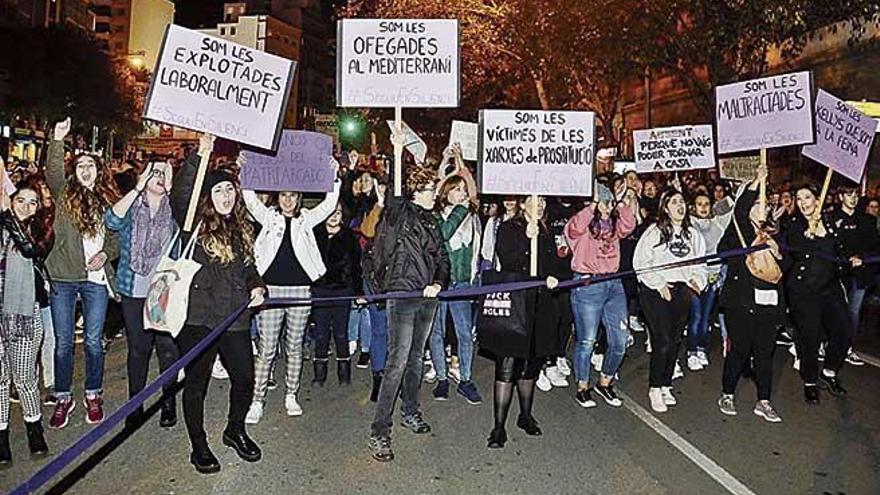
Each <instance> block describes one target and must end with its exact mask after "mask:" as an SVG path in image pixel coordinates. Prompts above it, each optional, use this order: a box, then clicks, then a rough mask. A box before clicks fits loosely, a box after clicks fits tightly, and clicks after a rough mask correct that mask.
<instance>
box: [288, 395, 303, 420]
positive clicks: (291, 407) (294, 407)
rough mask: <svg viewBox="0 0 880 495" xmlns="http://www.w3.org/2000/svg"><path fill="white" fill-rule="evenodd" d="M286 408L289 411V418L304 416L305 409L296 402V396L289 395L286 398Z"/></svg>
mask: <svg viewBox="0 0 880 495" xmlns="http://www.w3.org/2000/svg"><path fill="white" fill-rule="evenodd" d="M284 408H285V409H287V415H288V416H302V414H303V409H302V407H300V405H299V402H297V401H296V395H295V394H287V395H286V396H285V397H284Z"/></svg>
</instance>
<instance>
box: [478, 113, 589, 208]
mask: <svg viewBox="0 0 880 495" xmlns="http://www.w3.org/2000/svg"><path fill="white" fill-rule="evenodd" d="M595 120H596V119H595V114H594V113H593V112H563V111H559V112H556V111H543V110H481V111H480V156H479V175H480V183H481V188H480V191H481V192H482V193H483V194H540V195H547V196H591V195H592V194H593V175H594V166H595V163H596V143H595Z"/></svg>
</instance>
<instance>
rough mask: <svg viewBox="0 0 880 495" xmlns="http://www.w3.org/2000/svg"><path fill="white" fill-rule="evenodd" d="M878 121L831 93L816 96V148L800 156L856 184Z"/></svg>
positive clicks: (860, 178) (806, 147) (814, 145)
mask: <svg viewBox="0 0 880 495" xmlns="http://www.w3.org/2000/svg"><path fill="white" fill-rule="evenodd" d="M876 131H877V121H876V120H875V119H872V118H871V117H868V116H867V115H865V114H864V113H862V112H860V111H858V110H856V109H855V108H853V107H852V106H850V105H848V104H846V102H844V101H842V100H840V99H838V98H836V97H835V96H834V95H831V94H830V93H826V92H825V91H822V90H821V89H820V90H819V94H818V95H817V96H816V144H813V145H810V146H804V149H803V151H802V153H803V155H804V156H805V157H807V158H810V159H811V160H815V161H817V162H819V163H821V164H822V165H825V166H826V167H828V168H831V169H832V170H834V171H835V172H838V173H839V174H841V175H843V176H844V177H846V178H848V179H850V180H852V181H855V182H859V181H861V180H862V175H864V173H865V166H866V165H867V163H868V155H869V154H870V153H871V145H872V144H873V143H874V134H875V133H876Z"/></svg>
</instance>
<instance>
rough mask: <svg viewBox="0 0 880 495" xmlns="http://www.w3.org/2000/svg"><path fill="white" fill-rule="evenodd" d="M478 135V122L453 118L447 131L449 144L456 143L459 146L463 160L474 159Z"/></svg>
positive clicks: (475, 157)
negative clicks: (450, 127)
mask: <svg viewBox="0 0 880 495" xmlns="http://www.w3.org/2000/svg"><path fill="white" fill-rule="evenodd" d="M479 135H480V126H479V124H475V123H473V122H463V121H461V120H453V121H452V129H450V131H449V146H450V147H451V146H452V145H453V144H455V143H458V144H459V145H460V146H461V157H462V158H464V159H465V160H469V161H476V159H477V142H478V141H479V139H478V138H479Z"/></svg>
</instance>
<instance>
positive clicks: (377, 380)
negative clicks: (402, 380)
mask: <svg viewBox="0 0 880 495" xmlns="http://www.w3.org/2000/svg"><path fill="white" fill-rule="evenodd" d="M380 388H382V372H381V371H376V372H374V373H373V391H372V392H370V402H376V401H377V400H379V389H380Z"/></svg>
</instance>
